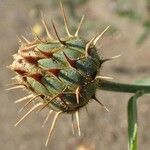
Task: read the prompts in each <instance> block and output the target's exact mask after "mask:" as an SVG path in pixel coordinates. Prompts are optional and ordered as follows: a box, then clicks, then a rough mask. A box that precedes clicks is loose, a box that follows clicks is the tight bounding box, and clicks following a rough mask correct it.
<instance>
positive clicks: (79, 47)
mask: <svg viewBox="0 0 150 150" xmlns="http://www.w3.org/2000/svg"><path fill="white" fill-rule="evenodd" d="M60 6H61V10H62V14H63V19H64V24H65V29H66V33H67V37H65V38H60V36H59V34H58V32H57V28H56V26H55V24H54V22H53V21H52V27H53V30H54V32H55V34H56V38H54V36H52V35H51V33H50V32H49V29H48V26H47V24H46V22H45V20H44V17H42V23H43V25H44V27H45V30H46V33H47V37H46V38H39V37H38V36H36V37H35V39H34V40H33V41H29V40H27V39H26V38H25V37H22V41H21V46H20V48H19V50H18V52H17V53H16V54H14V55H13V57H14V61H13V63H12V64H11V65H10V66H9V68H10V69H11V70H13V71H15V73H16V76H15V77H13V78H12V79H13V80H14V86H13V87H11V88H9V90H11V89H17V88H23V89H27V91H28V92H29V93H30V94H29V95H28V96H26V97H23V98H21V99H18V100H16V101H15V103H20V102H23V101H27V102H26V103H25V105H24V106H23V107H22V108H21V110H20V111H22V110H24V109H25V108H26V107H27V106H29V104H31V103H32V104H33V107H32V108H31V109H30V110H29V111H28V112H27V113H26V114H25V115H24V116H23V117H22V118H21V119H20V120H19V121H18V122H17V123H16V124H15V126H17V125H18V124H20V123H21V122H22V121H23V120H24V119H25V118H26V117H27V116H28V115H29V114H30V113H32V112H33V111H36V110H37V111H41V110H43V109H47V110H48V111H49V112H48V114H47V116H46V119H45V121H44V122H43V126H44V124H45V123H46V122H47V120H48V118H49V117H50V115H51V114H52V113H54V119H53V122H52V125H51V127H50V130H49V132H48V137H47V140H46V144H45V145H46V146H47V145H48V142H49V140H50V137H51V135H52V132H53V129H54V126H55V124H56V121H57V119H58V117H60V116H61V115H62V114H64V113H67V114H68V115H71V117H72V128H73V132H75V129H76V126H75V119H76V123H77V131H78V135H79V136H80V135H81V131H80V121H79V110H81V109H82V108H83V107H86V105H87V104H88V103H89V102H90V101H92V100H94V101H96V102H97V103H98V104H100V105H101V106H102V107H104V108H105V109H106V110H108V109H107V108H106V106H105V105H104V104H102V103H101V102H100V101H99V100H98V98H96V96H95V92H96V90H97V89H100V90H107V91H113V92H128V93H138V94H139V91H140V94H139V95H142V94H143V93H150V86H148V85H136V84H134V85H128V84H122V83H116V82H112V81H110V79H111V78H110V77H107V76H101V74H100V73H99V70H100V68H101V66H102V65H103V64H104V63H105V62H106V61H109V60H112V59H114V58H117V57H118V56H115V57H111V58H106V59H104V58H102V56H99V55H98V52H97V47H96V43H97V42H98V40H99V39H100V38H101V37H102V35H103V34H104V33H105V32H106V30H107V29H108V28H109V26H108V27H106V29H105V30H104V31H102V32H100V33H98V34H97V35H96V36H94V37H93V38H92V39H91V40H89V41H85V40H83V39H81V38H80V36H79V31H80V28H81V25H82V23H83V20H84V16H83V17H82V18H81V21H80V23H79V25H78V27H77V30H76V32H75V33H74V34H72V33H71V32H70V31H69V27H68V22H67V19H66V15H65V11H64V9H63V6H62V4H61V3H60ZM141 91H142V94H141ZM129 110H130V109H129ZM129 112H130V111H129ZM131 116H132V115H130V117H131ZM131 120H132V118H131ZM132 121H133V120H132ZM131 135H132V133H131ZM131 137H132V136H131Z"/></svg>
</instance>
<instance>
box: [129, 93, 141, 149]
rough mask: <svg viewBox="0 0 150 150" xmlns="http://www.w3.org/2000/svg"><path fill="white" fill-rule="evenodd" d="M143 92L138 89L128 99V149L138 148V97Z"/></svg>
mask: <svg viewBox="0 0 150 150" xmlns="http://www.w3.org/2000/svg"><path fill="white" fill-rule="evenodd" d="M143 94H144V92H143V91H137V92H136V93H135V95H133V96H132V97H131V98H130V99H129V101H128V150H137V128H138V126H137V99H138V98H139V97H140V96H142V95H143Z"/></svg>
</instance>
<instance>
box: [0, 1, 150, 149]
mask: <svg viewBox="0 0 150 150" xmlns="http://www.w3.org/2000/svg"><path fill="white" fill-rule="evenodd" d="M61 1H62V3H63V5H64V7H65V10H66V14H67V18H68V23H69V27H70V29H71V32H72V33H74V31H75V29H76V27H77V26H78V23H79V21H80V19H81V17H82V15H85V21H84V24H83V26H82V29H81V32H80V36H81V37H82V38H84V39H87V40H88V39H90V38H91V37H92V36H93V35H95V34H96V33H97V32H98V31H102V30H103V29H104V28H105V27H106V26H108V25H111V28H110V29H109V30H108V32H107V33H106V34H105V36H103V38H102V39H101V40H100V41H99V45H98V47H100V48H99V49H98V50H99V54H100V55H102V56H103V57H110V56H113V55H117V54H121V55H122V57H121V58H119V59H118V60H115V61H113V62H111V63H108V64H106V65H105V66H103V68H102V70H101V74H103V75H108V76H112V77H114V78H115V80H117V81H123V82H127V83H129V82H131V81H133V80H135V79H139V78H145V77H147V76H148V75H149V74H150V65H149V58H150V49H149V47H150V1H149V0H61ZM40 11H42V12H43V13H44V16H45V19H46V21H47V23H48V24H49V28H50V31H51V32H52V33H53V34H54V32H53V29H52V26H51V19H53V20H54V21H55V24H56V27H57V29H58V32H59V35H61V36H63V37H64V36H65V35H66V34H65V32H64V25H63V19H62V16H61V11H60V7H59V1H56V0H43V1H41V0H30V1H27V0H26V1H25V0H0V47H1V54H0V86H1V90H0V94H1V101H0V105H1V109H0V122H1V123H0V147H2V148H3V150H27V149H28V150H44V149H45V148H44V141H45V139H46V136H47V131H48V126H47V128H46V129H42V128H41V124H42V123H41V122H42V121H43V120H44V117H45V115H46V112H42V113H41V114H38V115H33V117H31V118H29V119H28V120H27V121H25V122H24V123H23V125H21V126H20V127H18V128H14V127H13V124H14V123H15V121H16V118H17V116H18V113H17V110H18V109H19V108H20V106H19V105H17V106H16V105H14V104H13V102H14V101H15V99H17V98H19V97H23V95H25V94H26V93H25V92H21V91H19V92H15V91H14V92H9V93H8V92H6V91H5V90H4V89H5V88H6V84H9V83H10V82H11V81H10V78H11V77H12V76H13V75H14V74H13V73H12V72H10V71H8V70H7V69H6V66H7V65H9V64H10V63H11V62H12V54H14V53H16V52H17V50H18V46H19V45H18V41H17V36H21V35H23V36H25V37H27V38H28V39H30V40H32V39H33V36H32V32H31V28H32V30H33V31H34V32H35V33H36V34H38V35H39V36H41V37H42V36H44V35H45V31H44V28H43V26H42V23H41V21H40V19H41V18H40V17H41V16H40ZM129 96H130V95H128V94H126V95H122V94H116V93H106V92H103V91H100V92H97V97H99V98H100V99H102V101H103V103H105V104H106V105H107V106H108V108H109V109H110V113H107V112H105V111H104V110H103V109H102V108H99V106H97V105H96V104H95V103H94V102H93V103H90V104H89V106H88V107H89V114H88V115H87V114H86V111H85V110H83V111H82V112H81V130H82V136H81V137H74V136H73V135H72V133H71V125H70V120H71V119H70V118H68V117H67V115H66V116H64V117H62V119H60V121H59V123H58V125H57V127H56V131H55V133H54V135H53V137H52V141H51V143H50V145H49V149H52V150H99V149H104V150H109V149H111V150H116V149H121V150H126V149H127V132H126V131H127V114H126V112H127V111H126V106H127V100H128V99H129ZM138 103H139V105H140V107H139V141H138V144H139V149H140V150H147V149H149V147H150V141H149V139H150V130H149V122H150V113H149V105H150V103H149V100H148V97H146V96H145V99H144V101H142V102H141V101H139V102H138ZM93 110H94V111H93ZM21 115H22V114H21Z"/></svg>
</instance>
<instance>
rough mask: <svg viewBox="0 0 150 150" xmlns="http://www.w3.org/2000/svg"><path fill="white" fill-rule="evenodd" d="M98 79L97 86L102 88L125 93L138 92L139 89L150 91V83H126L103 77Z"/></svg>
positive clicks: (145, 91)
mask: <svg viewBox="0 0 150 150" xmlns="http://www.w3.org/2000/svg"><path fill="white" fill-rule="evenodd" d="M96 80H97V87H98V88H99V89H101V90H106V91H112V92H125V93H136V92H137V91H143V92H144V93H150V85H138V84H137V85H136V84H125V83H117V82H112V81H106V80H102V79H96Z"/></svg>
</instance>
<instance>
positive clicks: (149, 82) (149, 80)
mask: <svg viewBox="0 0 150 150" xmlns="http://www.w3.org/2000/svg"><path fill="white" fill-rule="evenodd" d="M135 84H138V85H150V78H146V79H140V80H137V81H135Z"/></svg>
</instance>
